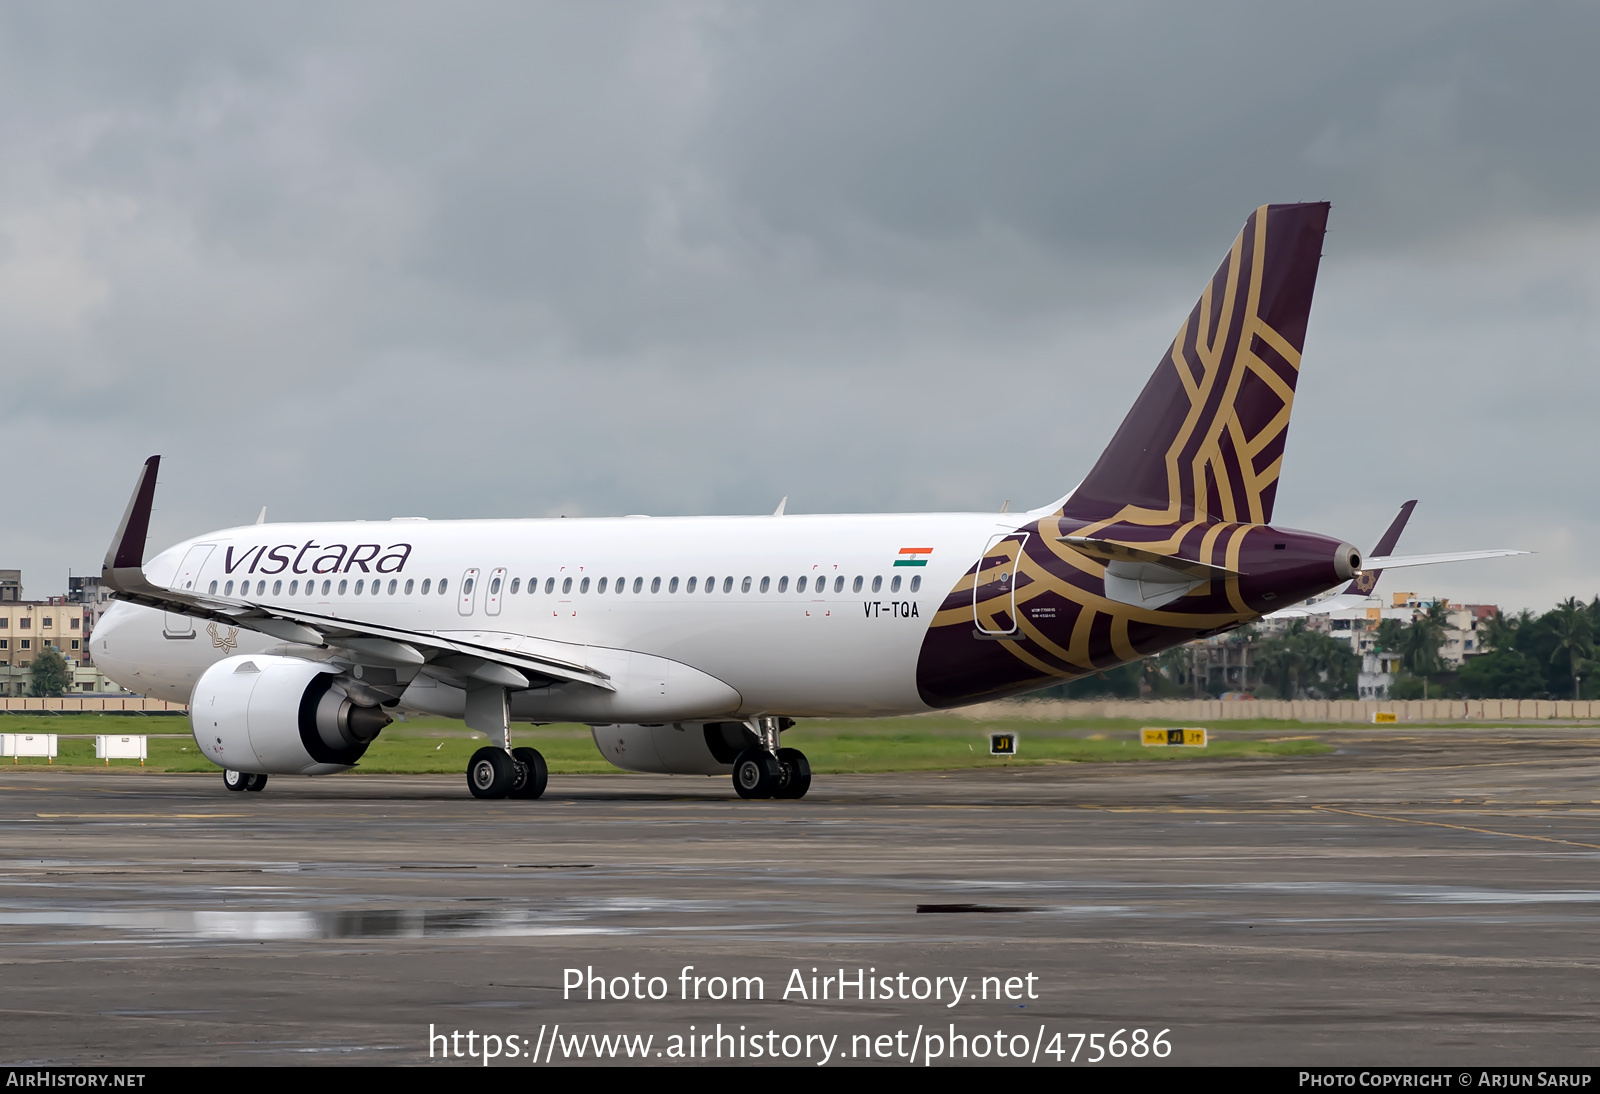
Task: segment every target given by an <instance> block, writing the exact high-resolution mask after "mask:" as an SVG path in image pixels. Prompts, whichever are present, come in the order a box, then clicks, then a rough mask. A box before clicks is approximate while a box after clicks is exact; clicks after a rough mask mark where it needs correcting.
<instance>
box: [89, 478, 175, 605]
mask: <svg viewBox="0 0 1600 1094" xmlns="http://www.w3.org/2000/svg"><path fill="white" fill-rule="evenodd" d="M160 466H161V457H160V456H151V457H150V458H149V459H148V460H145V461H144V469H143V470H142V471H140V472H139V479H138V482H136V483H135V484H134V488H133V497H131V498H129V499H128V509H127V512H125V513H123V514H122V523H121V524H119V525H117V534H116V535H115V536H113V537H112V539H111V547H110V549H109V550H107V551H106V561H105V565H104V566H103V567H102V568H101V570H100V577H101V580H102V581H104V582H105V583H106V586H107V587H108V588H110V589H112V590H116V589H123V588H129V587H133V586H138V585H143V584H145V583H146V582H145V580H144V543H145V539H146V538H148V536H149V534H150V510H151V509H152V508H153V507H154V506H155V500H156V471H157V469H159V468H160Z"/></svg>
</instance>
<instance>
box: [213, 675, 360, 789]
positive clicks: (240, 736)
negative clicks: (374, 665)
mask: <svg viewBox="0 0 1600 1094" xmlns="http://www.w3.org/2000/svg"><path fill="white" fill-rule="evenodd" d="M338 673H339V670H338V668H337V667H335V666H332V665H326V664H322V663H321V662H317V661H307V660H304V659H303V658H299V657H282V656H276V655H266V654H235V655H234V656H232V657H227V658H224V659H223V660H221V661H218V662H217V663H216V664H215V665H212V666H211V667H210V668H209V669H207V670H206V671H205V674H204V675H202V676H201V677H200V681H199V683H197V684H195V688H194V695H193V696H192V697H191V698H190V700H189V723H190V726H191V727H192V728H193V730H194V739H195V743H196V744H198V745H199V746H200V751H201V752H202V753H204V754H205V756H206V758H207V759H209V760H210V761H211V762H212V763H214V764H216V765H217V766H219V767H223V768H228V769H230V770H233V771H246V772H253V773H259V774H273V775H279V774H281V775H326V774H330V773H332V772H335V771H343V770H345V769H346V768H349V767H352V766H354V765H355V763H356V761H357V760H359V759H361V756H362V754H363V753H364V752H366V750H367V746H368V745H369V744H371V743H372V740H373V738H375V737H377V735H378V731H379V730H381V729H383V727H384V726H386V725H388V724H389V722H390V718H389V716H388V715H387V714H385V713H384V712H383V710H382V709H380V708H378V707H369V706H358V705H357V704H355V703H354V702H352V701H351V699H350V696H349V695H347V694H346V693H345V691H344V689H343V688H342V687H340V686H339V683H338V679H337V677H338Z"/></svg>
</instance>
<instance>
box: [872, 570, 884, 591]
mask: <svg viewBox="0 0 1600 1094" xmlns="http://www.w3.org/2000/svg"><path fill="white" fill-rule="evenodd" d="M882 588H883V576H882V575H881V574H880V575H879V576H877V577H875V578H873V579H872V591H873V592H877V591H878V590H880V589H882Z"/></svg>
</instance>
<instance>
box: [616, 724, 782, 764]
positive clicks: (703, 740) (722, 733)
mask: <svg viewBox="0 0 1600 1094" xmlns="http://www.w3.org/2000/svg"><path fill="white" fill-rule="evenodd" d="M589 731H590V733H592V734H593V735H594V744H595V747H596V748H598V749H599V750H600V754H601V755H602V756H604V757H605V758H606V759H607V760H610V761H611V762H612V763H614V764H616V765H617V766H618V767H620V768H622V769H623V770H624V771H649V772H652V773H654V774H658V775H726V774H727V773H728V772H729V771H731V770H733V761H734V759H735V757H737V756H738V755H739V753H741V752H743V751H744V750H745V749H747V748H749V747H750V746H751V745H754V744H756V743H758V741H757V738H756V735H755V734H754V733H752V732H750V730H749V729H747V728H746V727H745V724H744V723H743V722H706V723H704V724H701V723H698V722H670V723H667V724H665V725H601V726H590V727H589Z"/></svg>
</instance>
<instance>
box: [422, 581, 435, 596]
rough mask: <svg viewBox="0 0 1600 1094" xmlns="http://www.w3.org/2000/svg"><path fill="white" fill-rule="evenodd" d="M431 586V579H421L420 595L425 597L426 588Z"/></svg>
mask: <svg viewBox="0 0 1600 1094" xmlns="http://www.w3.org/2000/svg"><path fill="white" fill-rule="evenodd" d="M432 584H433V578H431V577H425V578H423V579H422V595H423V596H427V595H428V586H430V585H432Z"/></svg>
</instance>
